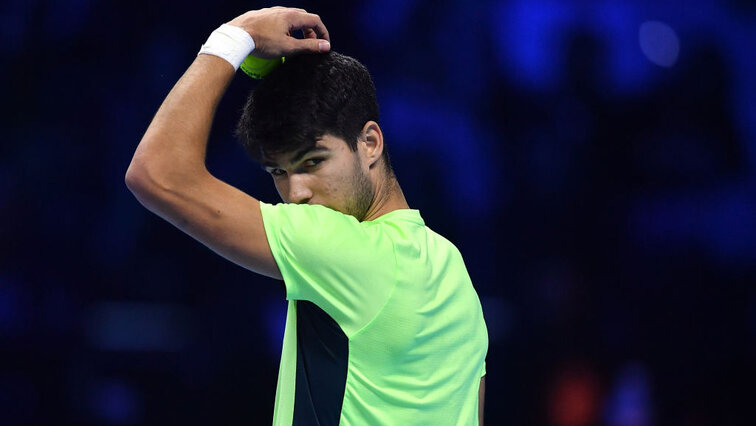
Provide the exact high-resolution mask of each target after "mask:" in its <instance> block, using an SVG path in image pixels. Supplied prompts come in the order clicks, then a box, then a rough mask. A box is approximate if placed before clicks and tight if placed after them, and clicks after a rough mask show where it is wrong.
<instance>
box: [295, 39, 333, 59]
mask: <svg viewBox="0 0 756 426" xmlns="http://www.w3.org/2000/svg"><path fill="white" fill-rule="evenodd" d="M286 50H287V51H288V52H290V53H289V54H290V55H291V54H299V53H325V52H328V51H329V50H331V43H330V42H329V41H327V40H323V39H317V38H305V39H302V40H299V39H296V38H292V39H291V40H290V43H289V46H288V49H286Z"/></svg>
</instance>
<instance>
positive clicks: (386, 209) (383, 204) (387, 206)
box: [363, 172, 409, 221]
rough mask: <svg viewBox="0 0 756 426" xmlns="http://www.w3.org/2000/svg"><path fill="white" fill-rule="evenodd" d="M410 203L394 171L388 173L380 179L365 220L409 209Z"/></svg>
mask: <svg viewBox="0 0 756 426" xmlns="http://www.w3.org/2000/svg"><path fill="white" fill-rule="evenodd" d="M408 208H409V204H407V200H406V199H405V198H404V193H403V192H402V188H401V187H400V186H399V182H398V181H397V180H396V177H395V176H394V174H393V173H388V172H387V173H386V175H385V178H384V179H381V180H379V182H378V185H377V186H376V190H375V196H374V197H373V203H372V204H371V205H370V208H369V209H368V211H367V213H366V214H365V219H363V221H365V220H373V219H377V218H379V217H381V216H383V215H384V214H386V213H390V212H392V211H394V210H400V209H408Z"/></svg>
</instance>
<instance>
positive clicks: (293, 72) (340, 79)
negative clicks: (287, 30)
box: [236, 52, 391, 170]
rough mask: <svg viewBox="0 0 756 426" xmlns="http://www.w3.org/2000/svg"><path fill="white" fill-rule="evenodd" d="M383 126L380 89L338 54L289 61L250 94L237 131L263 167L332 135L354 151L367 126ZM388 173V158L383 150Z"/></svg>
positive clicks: (359, 67)
mask: <svg viewBox="0 0 756 426" xmlns="http://www.w3.org/2000/svg"><path fill="white" fill-rule="evenodd" d="M371 120H373V121H375V122H378V101H377V99H376V94H375V85H374V84H373V80H372V79H371V77H370V73H369V72H368V70H367V68H366V67H365V66H364V65H362V64H361V63H360V62H359V61H357V60H356V59H354V58H352V57H349V56H346V55H342V54H339V53H336V52H328V53H325V54H303V55H298V56H293V57H291V58H286V61H285V62H284V63H283V65H281V66H280V67H279V68H278V69H276V70H275V71H274V72H272V73H271V74H269V75H268V76H267V77H265V78H264V79H263V80H262V81H261V82H260V83H259V85H258V86H257V87H256V88H255V89H254V90H253V91H252V92H251V93H250V95H249V97H248V98H247V103H246V105H245V106H244V110H243V112H242V115H241V118H240V119H239V123H238V124H237V128H236V135H237V136H238V137H239V139H240V140H241V142H242V145H243V146H244V149H245V150H246V151H247V154H248V155H249V156H250V157H251V158H252V159H254V160H256V161H258V162H263V161H264V160H265V159H266V158H268V157H270V156H271V155H275V154H282V153H288V152H293V151H298V150H300V149H303V148H305V147H307V146H314V145H315V143H316V141H317V139H318V138H320V137H322V136H323V135H325V134H330V135H333V136H336V137H339V138H341V139H343V140H344V141H345V142H346V143H347V145H348V146H349V148H350V149H351V150H352V151H356V150H357V139H358V137H359V135H360V132H361V131H362V128H363V127H364V126H365V123H367V122H368V121H371ZM383 158H384V161H385V163H386V167H387V170H391V166H390V163H389V158H388V152H387V151H386V149H385V146H384V150H383Z"/></svg>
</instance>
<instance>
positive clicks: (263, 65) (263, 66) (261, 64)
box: [240, 55, 286, 79]
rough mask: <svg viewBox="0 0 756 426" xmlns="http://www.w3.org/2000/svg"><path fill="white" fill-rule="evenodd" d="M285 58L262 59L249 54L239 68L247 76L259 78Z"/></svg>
mask: <svg viewBox="0 0 756 426" xmlns="http://www.w3.org/2000/svg"><path fill="white" fill-rule="evenodd" d="M285 60H286V58H276V59H263V58H258V57H257V56H252V55H249V56H247V58H246V59H244V62H242V64H241V67H240V68H241V70H242V71H244V73H245V74H247V75H248V76H250V77H252V78H256V79H261V78H263V77H265V76H266V75H268V74H270V73H271V72H272V71H273V70H274V69H276V68H277V67H278V66H279V65H281V64H283V63H284V61H285Z"/></svg>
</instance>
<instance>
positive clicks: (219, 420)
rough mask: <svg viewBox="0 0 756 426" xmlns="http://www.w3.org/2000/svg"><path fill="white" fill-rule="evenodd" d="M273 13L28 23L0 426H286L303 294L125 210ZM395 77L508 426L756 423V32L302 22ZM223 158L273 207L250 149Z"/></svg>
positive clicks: (327, 8)
mask: <svg viewBox="0 0 756 426" xmlns="http://www.w3.org/2000/svg"><path fill="white" fill-rule="evenodd" d="M264 5H269V4H268V3H262V2H241V1H217V2H188V1H182V2H168V1H151V2H130V1H112V2H95V1H92V0H68V1H41V0H5V1H3V2H2V4H0V37H1V43H0V61H2V62H1V63H0V65H1V67H0V77H2V79H1V80H0V81H2V92H0V107H1V108H2V110H1V112H2V115H1V117H0V120H2V133H0V138H1V140H2V144H1V145H0V244H1V245H0V342H1V343H2V347H1V350H2V352H1V354H2V357H3V360H2V363H1V364H0V423H2V424H3V425H6V424H68V423H71V424H74V423H75V424H266V423H270V420H271V417H272V407H273V400H274V393H275V384H276V377H277V369H278V359H279V351H280V344H281V343H280V342H281V337H282V331H283V320H284V315H285V303H286V302H285V301H284V293H283V289H282V287H281V284H280V283H278V282H276V281H273V280H270V279H266V278H262V277H258V276H256V275H254V274H252V273H249V272H247V271H245V270H243V269H241V268H239V267H237V266H235V265H233V264H231V263H229V262H227V261H225V260H223V259H221V258H219V257H218V256H217V255H215V254H214V253H212V252H211V251H209V250H208V249H206V248H205V247H203V246H202V245H200V244H199V243H197V242H195V241H193V240H191V239H190V238H189V237H187V236H185V235H183V234H182V233H181V232H179V231H177V230H176V229H174V228H173V227H172V226H170V225H169V224H167V223H165V222H163V221H162V220H160V219H159V218H157V217H156V216H154V215H152V214H151V213H149V212H148V211H146V210H145V209H143V208H142V207H141V206H140V205H139V204H138V202H137V201H136V200H135V199H134V198H133V196H132V195H131V194H130V193H129V192H128V190H127V189H126V187H125V185H124V184H123V177H124V173H125V171H126V168H127V166H128V163H129V161H130V158H131V155H132V153H133V151H134V149H135V147H136V145H137V143H138V141H139V139H140V138H141V135H142V133H143V132H144V130H145V129H146V127H147V125H148V124H149V122H150V119H151V117H152V115H153V114H154V113H155V111H156V110H157V108H158V106H159V105H160V102H161V101H162V99H163V98H164V97H165V95H166V94H167V93H168V91H169V90H170V88H171V87H172V85H173V84H174V83H175V81H176V80H177V79H178V78H179V76H180V75H181V73H182V72H183V71H184V70H185V69H186V67H187V66H188V65H189V64H190V63H191V61H192V60H193V58H194V56H195V55H196V53H197V50H198V49H199V47H200V45H201V43H203V42H204V41H205V39H206V38H207V36H208V35H209V34H210V32H211V31H212V30H213V29H215V28H216V27H217V26H218V25H220V24H221V23H223V22H225V21H228V20H230V19H232V18H233V17H235V16H236V15H238V14H240V13H242V12H243V11H245V10H247V9H254V8H259V7H262V6H264ZM289 5H291V6H294V5H296V6H301V7H305V8H307V9H308V10H310V11H313V12H316V13H319V14H320V15H321V16H322V18H323V20H324V22H325V23H326V25H327V26H328V28H329V30H330V33H331V36H332V42H333V48H334V49H335V50H337V51H340V52H342V53H346V54H349V55H352V56H355V57H356V58H358V59H360V60H361V61H363V62H364V63H365V64H366V65H367V66H368V68H369V69H370V70H371V72H372V73H373V76H374V79H375V82H376V85H377V88H378V99H379V103H380V106H381V114H382V119H381V125H382V127H383V129H384V132H385V135H386V143H387V146H388V147H389V149H390V152H391V154H392V158H393V163H394V167H395V169H396V173H397V175H398V178H399V181H400V183H401V184H402V186H403V188H404V191H405V194H406V196H407V199H408V201H409V203H410V205H411V206H412V207H413V208H419V209H420V210H421V212H422V215H423V216H424V218H425V220H426V222H427V224H428V225H429V226H430V227H432V228H433V229H435V230H436V231H438V232H439V233H441V234H443V235H445V236H447V237H448V238H449V239H450V240H451V241H453V242H454V243H455V244H456V245H457V246H458V247H459V248H460V250H461V251H462V253H463V255H464V257H465V260H466V263H467V266H468V269H469V271H470V274H471V276H472V278H473V282H474V283H475V285H476V287H477V289H478V292H479V294H480V297H481V301H482V304H483V309H484V313H485V315H486V319H487V322H488V328H489V337H490V348H489V354H488V379H487V395H486V396H487V398H486V418H487V423H488V424H491V425H505V424H506V425H509V424H552V425H565V426H567V425H589V424H608V425H625V426H629V425H650V424H659V425H730V424H741V423H742V424H745V423H748V419H750V420H751V421H752V420H753V418H754V414H753V392H752V387H753V386H752V384H753V379H754V374H753V373H754V371H753V370H754V359H755V357H754V355H755V352H756V351H755V350H754V349H755V345H754V342H755V341H756V339H755V337H756V287H755V286H754V283H756V180H755V173H754V165H755V164H756V102H755V101H754V99H756V77H755V76H756V48H755V47H754V46H756V5H755V4H754V3H753V2H750V1H746V0H741V1H737V0H729V1H725V0H717V1H715V0H688V1H682V0H676V1H630V0H603V1H601V0H594V1H589V0H583V1H579V0H572V1H556V0H510V1H478V2H464V1H459V0H456V1H451V0H447V1H397V0H384V1H361V2H336V1H323V2H315V1H310V2H298V3H290V4H289ZM254 85H255V83H254V82H253V81H252V80H251V79H249V78H247V77H246V76H244V75H243V74H241V73H239V75H238V76H237V77H236V78H235V80H234V82H233V83H232V85H231V87H230V89H229V91H228V93H227V95H226V97H225V98H224V100H223V102H222V104H221V106H220V108H219V111H218V116H217V119H216V121H215V125H214V130H213V133H212V136H211V141H210V148H209V154H208V164H209V167H210V169H211V171H212V172H213V173H214V174H215V175H216V176H218V177H220V178H221V179H224V180H226V181H227V182H229V183H231V184H233V185H235V186H237V187H239V188H242V189H243V190H245V191H247V192H248V193H250V194H252V195H254V196H257V197H259V198H260V199H262V200H264V201H268V202H275V201H277V196H276V194H275V191H274V189H273V186H272V183H271V182H270V179H269V177H268V176H267V175H266V174H264V173H263V172H262V170H260V168H259V167H258V166H256V165H255V164H254V163H252V162H251V161H250V160H247V159H246V157H245V156H244V153H243V150H242V149H241V147H240V146H239V144H238V142H237V141H235V140H234V138H233V134H232V129H233V127H234V125H235V122H236V120H237V118H238V115H239V111H240V108H241V106H242V104H243V101H244V99H245V97H246V95H247V93H248V92H249V90H250V89H251V88H253V87H254Z"/></svg>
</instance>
